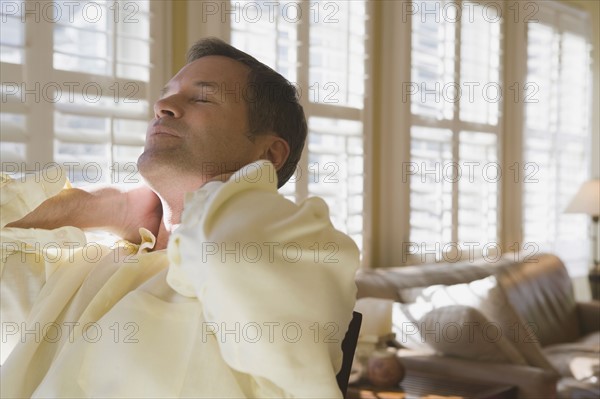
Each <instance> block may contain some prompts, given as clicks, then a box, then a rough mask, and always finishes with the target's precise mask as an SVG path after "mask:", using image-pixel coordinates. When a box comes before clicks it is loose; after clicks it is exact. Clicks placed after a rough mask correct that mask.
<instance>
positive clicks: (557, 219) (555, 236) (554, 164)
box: [522, 3, 592, 276]
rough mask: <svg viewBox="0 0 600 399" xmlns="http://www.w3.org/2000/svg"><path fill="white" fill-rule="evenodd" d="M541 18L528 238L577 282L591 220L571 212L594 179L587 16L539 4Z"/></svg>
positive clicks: (532, 70) (530, 126) (530, 141)
mask: <svg viewBox="0 0 600 399" xmlns="http://www.w3.org/2000/svg"><path fill="white" fill-rule="evenodd" d="M537 19H538V20H539V23H536V24H529V26H528V30H527V81H528V82H534V83H535V86H532V87H531V91H530V92H529V93H528V96H527V95H526V101H525V123H524V131H523V136H524V137H523V143H524V154H523V158H524V162H525V168H524V169H525V170H524V175H523V176H522V180H523V206H522V207H523V236H524V241H525V242H527V243H532V244H533V245H534V246H535V250H536V251H540V252H541V251H549V252H553V253H556V254H557V255H558V256H560V257H561V259H562V260H563V261H564V262H565V265H566V266H567V267H568V269H569V272H570V274H571V275H572V276H577V275H584V274H586V273H587V269H588V267H589V241H588V236H587V231H586V225H587V223H586V222H587V217H586V216H585V215H573V214H565V213H564V210H565V208H566V207H567V205H568V203H569V202H570V201H571V199H572V197H573V196H574V195H575V193H576V192H577V190H578V189H579V187H580V185H581V184H582V183H583V182H584V181H585V180H587V178H588V176H589V143H590V105H589V104H590V98H591V92H590V88H591V87H592V86H591V84H590V79H591V76H590V54H589V53H590V44H589V32H587V31H586V26H588V24H587V22H586V21H587V16H586V14H584V13H579V12H577V11H574V10H572V9H569V8H566V7H560V6H557V5H552V4H546V3H540V12H539V13H538V16H537ZM528 97H529V98H530V99H531V100H530V101H527V98H528Z"/></svg>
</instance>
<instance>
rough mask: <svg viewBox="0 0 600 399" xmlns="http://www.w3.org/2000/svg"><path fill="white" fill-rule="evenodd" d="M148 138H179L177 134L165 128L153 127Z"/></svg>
mask: <svg viewBox="0 0 600 399" xmlns="http://www.w3.org/2000/svg"><path fill="white" fill-rule="evenodd" d="M149 133H150V134H149V136H150V137H152V136H171V137H181V135H180V134H179V133H177V132H176V131H175V130H173V129H171V128H168V127H166V126H160V125H159V126H153V127H151V128H150V132H149Z"/></svg>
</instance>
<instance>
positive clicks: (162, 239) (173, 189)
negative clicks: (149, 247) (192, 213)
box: [153, 178, 206, 251]
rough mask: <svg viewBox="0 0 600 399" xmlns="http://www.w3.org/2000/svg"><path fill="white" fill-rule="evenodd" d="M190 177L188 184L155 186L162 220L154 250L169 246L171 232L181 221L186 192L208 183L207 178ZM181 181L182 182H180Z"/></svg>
mask: <svg viewBox="0 0 600 399" xmlns="http://www.w3.org/2000/svg"><path fill="white" fill-rule="evenodd" d="M191 180H192V179H188V181H186V183H187V184H177V185H175V184H169V186H168V187H165V189H160V188H156V187H153V189H154V192H156V193H157V195H158V197H159V198H160V202H161V205H162V211H163V214H162V220H161V221H160V226H159V228H158V234H157V235H156V244H155V245H154V250H155V251H156V250H161V249H165V248H166V247H167V244H168V243H169V237H170V236H171V233H172V232H173V231H174V230H175V229H176V228H177V227H178V226H179V224H180V223H181V213H182V212H183V199H184V197H185V194H186V193H188V192H193V191H195V190H197V189H198V187H201V186H203V185H204V183H206V181H205V180H206V179H204V178H202V179H196V180H195V181H191ZM178 183H181V182H178Z"/></svg>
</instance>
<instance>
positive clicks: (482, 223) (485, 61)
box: [402, 1, 502, 263]
mask: <svg viewBox="0 0 600 399" xmlns="http://www.w3.org/2000/svg"><path fill="white" fill-rule="evenodd" d="M450 3H453V2H449V1H440V2H436V3H435V4H437V6H436V7H434V5H435V4H434V3H429V4H427V5H426V4H425V3H419V5H420V6H419V7H417V8H416V10H418V12H415V13H414V14H413V15H412V21H411V23H412V33H411V42H412V46H411V81H410V83H408V84H407V83H406V82H405V83H404V87H403V88H402V90H403V94H406V95H409V96H410V109H411V123H410V125H411V127H410V139H411V144H410V157H411V158H410V164H409V165H408V166H406V165H405V166H404V167H405V168H406V171H405V172H406V173H408V174H409V175H410V179H409V183H410V234H409V237H410V240H409V241H410V244H409V245H404V246H403V251H405V253H403V254H402V259H404V260H407V261H408V262H407V263H419V262H425V261H428V262H431V261H433V260H455V259H458V258H460V257H461V255H462V257H463V258H464V257H467V256H470V254H471V253H474V254H479V253H484V254H486V253H487V252H488V250H494V249H496V247H497V235H498V232H497V230H498V213H497V204H498V195H499V193H498V184H499V177H498V176H497V170H498V169H499V165H498V163H497V152H498V140H499V139H498V136H499V132H500V126H499V119H500V115H499V110H500V106H501V105H502V97H501V92H500V90H499V88H500V87H501V85H502V82H501V80H500V76H501V67H500V65H501V64H500V61H501V52H500V48H501V35H500V32H501V26H502V22H501V18H500V15H499V14H498V13H496V11H497V10H498V9H497V8H494V7H491V8H486V11H485V12H483V8H484V7H485V4H486V3H470V5H469V9H470V11H469V12H467V10H468V8H462V3H460V2H459V3H458V5H460V6H461V14H460V15H461V16H458V15H457V13H456V10H457V8H456V7H454V6H452V7H447V5H448V4H450ZM433 10H436V11H437V13H436V12H435V11H434V12H432V11H433ZM458 39H460V40H458ZM432 256H433V257H432Z"/></svg>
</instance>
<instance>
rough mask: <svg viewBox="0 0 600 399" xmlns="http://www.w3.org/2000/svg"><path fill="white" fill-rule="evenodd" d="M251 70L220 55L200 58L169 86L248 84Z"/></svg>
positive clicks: (188, 65) (189, 65)
mask: <svg viewBox="0 0 600 399" xmlns="http://www.w3.org/2000/svg"><path fill="white" fill-rule="evenodd" d="M248 72H249V68H248V67H247V66H246V65H244V64H242V63H241V62H239V61H236V60H233V59H231V58H228V57H223V56H220V55H210V56H206V57H202V58H199V59H197V60H195V61H193V62H190V63H189V64H187V65H185V66H184V67H183V68H182V69H181V70H180V71H179V72H178V73H177V75H175V76H174V77H173V78H172V79H171V80H170V81H169V83H168V84H167V86H171V85H173V84H193V83H194V82H197V81H200V80H201V81H210V82H215V83H219V84H221V83H229V84H235V83H239V84H244V85H245V84H246V80H247V77H248Z"/></svg>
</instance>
